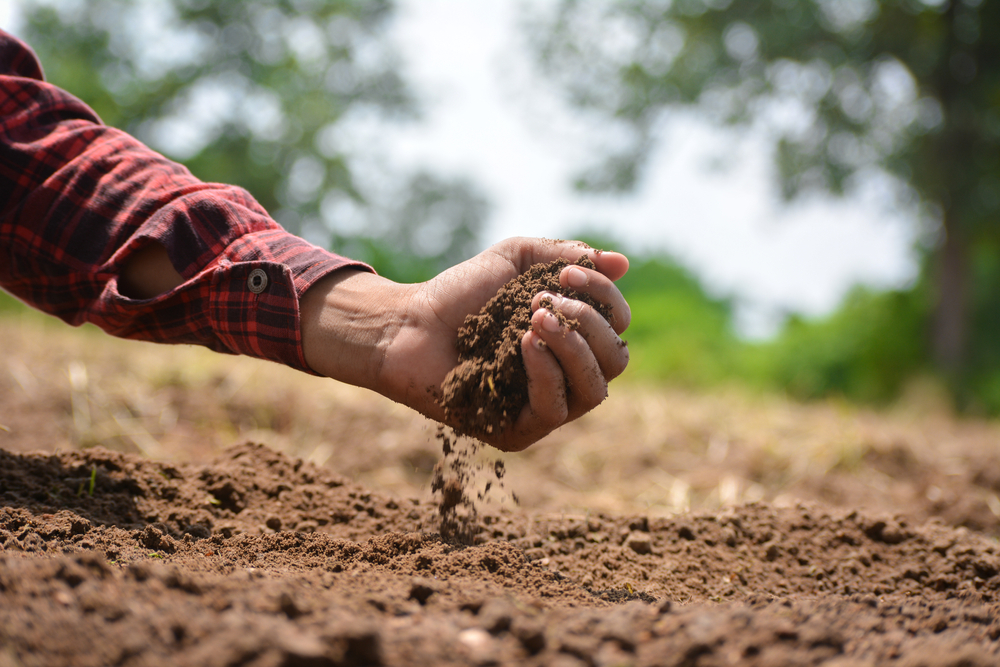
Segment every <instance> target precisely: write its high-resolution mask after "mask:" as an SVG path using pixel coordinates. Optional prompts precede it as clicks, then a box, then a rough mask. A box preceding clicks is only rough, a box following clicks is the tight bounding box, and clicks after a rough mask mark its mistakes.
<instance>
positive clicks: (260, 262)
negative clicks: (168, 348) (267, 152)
mask: <svg viewBox="0 0 1000 667" xmlns="http://www.w3.org/2000/svg"><path fill="white" fill-rule="evenodd" d="M152 242H159V243H160V244H162V245H163V246H164V247H165V248H166V250H167V253H168V255H169V257H170V261H171V263H172V264H173V266H174V268H175V269H176V271H177V272H178V273H179V274H181V276H182V278H183V282H182V283H181V284H180V285H178V286H177V287H176V288H174V289H172V290H170V291H169V292H166V293H164V294H161V295H159V296H157V297H155V298H152V299H142V300H140V299H132V298H128V297H126V296H124V295H123V294H122V293H121V292H120V291H119V278H120V276H121V272H122V269H123V267H124V266H125V265H126V264H127V262H128V260H129V259H130V257H131V256H132V255H133V254H134V253H135V252H136V251H138V250H141V249H142V248H144V247H146V246H147V245H149V244H150V243H152ZM345 267H357V268H361V269H364V270H370V268H369V267H367V266H366V265H364V264H362V263H360V262H356V261H354V260H350V259H347V258H345V257H341V256H339V255H336V254H334V253H331V252H329V251H327V250H324V249H322V248H319V247H317V246H315V245H312V244H310V243H308V242H307V241H305V240H303V239H301V238H299V237H297V236H295V235H293V234H290V233H289V232H287V231H286V230H284V229H283V228H282V227H281V226H280V225H279V224H278V223H277V222H275V221H274V220H273V219H272V218H271V217H270V216H269V215H268V214H267V212H266V211H265V210H264V209H263V208H262V207H261V206H260V205H259V204H258V203H257V202H256V201H255V200H254V199H253V197H252V196H250V194H249V193H248V192H246V191H245V190H243V189H241V188H238V187H234V186H229V185H220V184H212V183H204V182H201V181H199V180H198V179H196V178H195V177H194V176H193V175H192V174H191V173H190V172H189V171H188V170H187V169H186V168H184V167H183V166H181V165H179V164H177V163H175V162H172V161H170V160H168V159H166V158H165V157H163V156H162V155H159V154H158V153H156V152H155V151H153V150H151V149H149V148H148V147H146V146H144V145H143V144H142V143H140V142H139V141H137V140H136V139H134V138H132V137H131V136H129V135H128V134H126V133H124V132H121V131H120V130H117V129H115V128H111V127H107V126H105V125H103V124H102V123H101V121H100V119H99V118H98V117H97V115H96V114H95V113H94V112H93V111H92V110H91V109H90V108H89V107H87V105H85V104H84V103H83V102H81V101H80V100H78V99H76V98H75V97H73V96H72V95H70V94H69V93H67V92H65V91H63V90H60V89H58V88H56V87H54V86H52V85H50V84H48V83H45V82H44V81H43V79H42V72H41V67H40V66H39V64H38V61H37V59H36V58H35V56H34V54H33V53H32V52H31V50H30V49H29V48H28V47H27V46H26V45H24V44H23V43H22V42H20V41H19V40H17V39H16V38H14V37H12V36H11V35H9V34H7V33H4V32H3V31H0V286H2V287H3V288H4V289H6V290H7V291H9V292H10V293H12V294H14V295H15V296H17V297H18V298H20V299H22V300H24V301H25V302H27V303H28V304H30V305H32V306H35V307H37V308H39V309H41V310H44V311H46V312H48V313H51V314H52V315H55V316H56V317H59V318H61V319H62V320H64V321H66V322H68V323H70V324H73V325H80V324H83V323H84V322H92V323H93V324H96V325H97V326H99V327H100V328H102V329H104V330H105V331H107V332H108V333H110V334H113V335H116V336H121V337H124V338H134V339H141V340H150V341H157V342H164V343H193V344H198V345H204V346H206V347H209V348H211V349H213V350H217V351H220V352H230V353H235V354H247V355H250V356H254V357H260V358H263V359H269V360H272V361H277V362H279V363H283V364H287V365H289V366H292V367H294V368H298V369H300V370H304V371H307V372H311V370H310V369H309V368H308V366H307V364H306V362H305V357H304V355H303V352H302V337H301V332H300V318H299V299H300V297H301V296H302V295H303V294H304V293H305V291H306V290H307V289H309V287H310V286H312V285H313V284H314V283H315V282H316V281H317V280H319V279H320V278H321V277H323V276H325V275H327V274H329V273H330V272H331V271H336V270H338V269H341V268H345Z"/></svg>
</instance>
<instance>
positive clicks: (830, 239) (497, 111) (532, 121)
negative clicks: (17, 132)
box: [0, 0, 916, 335]
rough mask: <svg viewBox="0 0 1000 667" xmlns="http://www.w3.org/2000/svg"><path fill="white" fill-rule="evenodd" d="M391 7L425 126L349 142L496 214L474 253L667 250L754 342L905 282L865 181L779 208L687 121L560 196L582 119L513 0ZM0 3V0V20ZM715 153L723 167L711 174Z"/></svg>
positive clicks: (704, 130)
mask: <svg viewBox="0 0 1000 667" xmlns="http://www.w3.org/2000/svg"><path fill="white" fill-rule="evenodd" d="M397 1H398V15H397V18H396V20H395V24H394V26H393V28H392V36H393V39H395V40H396V41H397V44H398V48H399V50H400V52H401V54H402V56H403V58H404V61H405V75H406V76H407V77H408V79H409V80H410V81H411V83H412V84H413V85H414V87H415V89H416V91H417V93H418V95H419V96H420V97H421V98H422V99H423V101H424V105H423V106H424V109H425V117H424V121H423V122H421V123H417V124H412V125H408V126H403V127H399V126H395V127H384V126H370V125H365V124H364V123H362V124H359V126H358V128H357V132H356V133H354V136H355V138H356V141H357V142H358V143H357V144H356V145H365V146H368V147H371V150H372V151H373V152H377V153H378V154H380V157H381V158H382V159H384V160H386V161H387V163H389V164H392V165H394V166H395V167H399V168H404V167H407V166H413V167H417V166H425V167H428V168H430V169H433V170H435V171H439V172H442V173H444V174H446V175H463V176H467V177H469V178H471V179H472V180H474V181H475V182H476V183H477V184H478V185H479V186H480V187H481V188H482V189H483V190H484V191H485V192H486V194H487V195H488V196H489V197H490V199H491V200H492V201H493V203H494V205H495V208H494V215H493V217H492V219H491V220H490V223H489V226H488V229H487V235H486V239H485V242H486V244H490V243H493V242H495V241H498V240H500V239H503V238H505V237H508V236H516V235H525V236H546V237H561V238H565V237H568V236H570V235H571V234H572V233H573V232H574V231H578V230H580V229H581V228H583V227H588V228H593V227H603V228H606V229H609V230H610V231H611V233H612V234H613V236H614V237H616V238H621V239H624V240H625V241H626V242H627V243H628V244H629V246H630V247H632V248H635V249H639V250H647V249H663V250H667V251H669V252H670V253H672V254H673V255H674V256H675V257H677V258H678V259H680V260H681V261H682V262H683V263H685V264H686V265H687V266H689V267H690V268H692V269H693V270H694V271H695V272H696V273H697V274H698V275H699V276H701V277H702V279H703V280H704V281H705V283H706V284H707V285H708V287H709V288H710V289H711V290H712V291H713V292H714V293H716V294H719V295H734V296H736V297H738V299H739V300H740V302H741V303H742V307H741V308H740V310H739V315H740V324H741V327H742V329H743V330H744V332H745V333H748V334H753V335H761V334H765V333H767V332H769V331H770V330H772V329H773V326H774V325H775V324H776V323H777V321H778V319H777V317H776V315H777V314H778V313H780V312H782V311H799V312H804V313H807V314H821V313H824V312H828V311H830V310H831V309H833V308H834V307H835V306H836V305H837V303H838V302H839V300H840V299H841V298H842V296H843V295H844V293H845V292H846V290H847V289H849V287H850V286H851V285H852V284H855V283H858V282H863V283H867V284H870V285H877V286H881V287H889V286H898V285H903V284H905V283H907V281H909V280H911V279H912V277H913V275H914V273H915V270H916V269H915V259H914V256H913V252H912V246H913V238H914V234H915V233H916V232H915V230H916V225H915V224H914V222H913V220H912V219H910V218H908V217H907V216H906V215H904V214H901V213H897V212H894V211H893V210H891V209H890V208H889V207H888V205H887V203H886V201H887V199H886V196H885V194H884V192H882V191H881V190H880V187H879V184H878V183H873V184H872V185H871V187H870V188H868V190H869V192H867V193H866V194H865V195H863V196H862V197H859V198H857V199H855V200H851V201H827V200H813V201H808V202H800V203H797V204H795V205H794V206H791V207H788V206H784V205H782V204H781V202H780V201H779V199H778V195H777V190H776V188H775V186H774V180H773V178H772V177H771V162H770V158H769V156H768V154H767V152H766V149H765V147H764V146H763V145H762V143H761V142H760V141H759V140H758V141H755V140H754V139H752V138H747V137H744V138H739V137H737V136H736V135H734V134H733V133H731V132H727V131H721V130H713V129H712V128H710V127H708V126H706V125H705V124H703V123H699V122H698V121H697V119H694V118H690V117H678V118H677V119H676V120H674V121H673V122H670V123H668V125H667V129H666V132H665V136H664V137H663V141H662V142H661V146H660V149H659V151H658V152H657V153H656V154H655V156H654V159H653V161H652V163H651V164H650V169H649V171H648V174H647V178H646V179H645V181H644V184H643V187H642V188H641V190H640V191H638V192H637V193H635V194H634V195H632V196H628V197H594V196H581V195H579V194H576V193H573V192H572V191H571V190H570V188H569V183H570V179H571V177H572V175H573V174H574V173H575V172H576V171H577V169H578V168H579V166H580V165H581V164H585V163H586V161H587V160H586V155H585V154H584V152H583V150H582V145H583V144H584V143H585V139H586V137H585V136H584V135H583V134H581V133H582V132H584V131H585V130H584V128H585V126H584V125H582V124H581V122H580V121H579V119H578V118H575V117H574V115H573V114H572V112H570V111H569V110H567V109H566V108H564V107H562V106H561V105H560V104H559V102H558V99H557V97H556V96H555V95H554V94H553V92H552V91H550V90H547V88H546V87H545V86H544V85H542V84H540V83H539V82H538V81H537V80H535V79H533V78H532V77H531V75H530V73H529V70H530V63H529V62H528V60H527V54H526V52H525V51H524V49H523V48H521V47H520V46H519V37H518V30H517V20H518V12H517V3H515V2H513V1H512V0H476V2H468V1H467V0H397ZM14 4H15V3H6V2H0V26H8V25H10V20H11V18H10V16H11V14H10V13H11V10H12V7H13V5H14ZM376 147H377V148H376ZM723 156H724V157H726V158H727V160H729V159H730V158H732V156H736V159H735V160H732V161H731V162H730V165H731V166H728V167H727V168H726V169H724V170H720V169H718V168H716V169H712V168H711V167H710V165H711V164H712V163H713V162H715V163H717V162H718V158H720V157H723Z"/></svg>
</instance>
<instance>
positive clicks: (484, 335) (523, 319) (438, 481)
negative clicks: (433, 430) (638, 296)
mask: <svg viewBox="0 0 1000 667" xmlns="http://www.w3.org/2000/svg"><path fill="white" fill-rule="evenodd" d="M576 264H577V265H579V266H583V267H586V268H588V269H596V267H595V266H594V263H593V262H592V261H591V260H590V259H589V258H587V256H586V255H584V256H583V257H581V258H580V259H579V260H577V262H576ZM569 265H570V262H569V261H567V260H565V259H557V260H555V261H553V262H548V263H542V264H535V265H534V266H532V267H530V268H529V269H528V270H527V271H525V272H524V273H522V274H521V275H520V276H518V277H517V278H514V279H512V280H510V281H509V282H507V284H505V285H504V286H503V287H501V288H500V289H499V290H498V291H497V293H496V295H495V296H494V297H493V298H491V299H490V300H489V302H487V304H486V305H485V306H483V308H482V309H481V310H480V311H479V313H478V314H476V315H469V316H468V317H466V318H465V322H464V324H463V325H462V327H461V328H460V329H459V331H458V341H457V343H456V347H457V349H458V358H459V363H458V365H457V366H456V367H455V368H454V369H453V370H452V371H451V372H450V373H449V374H448V375H447V377H446V378H445V380H444V382H443V383H442V398H441V405H442V406H443V407H444V409H445V420H446V421H448V422H449V423H451V424H453V425H454V426H453V429H448V428H444V427H442V428H440V429H438V433H437V437H438V440H439V441H440V442H441V449H442V454H443V458H442V460H441V461H440V462H439V463H438V464H437V466H436V467H435V468H434V476H433V479H432V481H431V488H432V489H433V491H434V493H435V494H436V495H437V496H438V498H439V504H438V508H439V513H440V518H441V523H440V526H439V529H440V533H441V535H442V537H444V538H445V539H453V540H457V541H459V542H461V543H464V544H468V543H469V540H471V539H472V537H473V536H474V534H475V518H476V512H477V510H476V508H477V505H478V504H479V503H481V502H483V501H484V500H487V499H489V498H490V494H491V492H492V493H494V494H495V493H497V492H498V491H499V490H500V489H502V486H503V462H502V461H499V460H494V461H492V462H489V463H486V464H483V463H481V462H478V461H477V458H476V455H477V454H478V453H479V451H480V450H481V448H482V444H481V443H480V442H479V441H478V440H476V436H485V435H488V434H491V433H495V432H498V431H502V430H503V429H505V428H508V427H509V426H510V425H511V424H512V423H513V421H514V420H516V419H517V416H518V415H519V414H520V413H521V410H522V409H523V408H524V406H525V405H527V403H528V376H527V374H526V373H525V369H524V362H523V360H522V355H521V339H522V338H523V337H524V334H525V333H527V331H528V329H529V328H530V327H531V314H532V312H531V301H532V299H533V298H534V296H535V295H536V294H538V293H539V292H544V291H548V292H552V293H557V294H562V295H564V296H567V297H569V298H572V299H577V300H580V301H583V302H584V303H587V304H588V305H590V306H592V307H593V308H595V309H596V310H597V311H598V312H599V313H601V314H602V315H603V316H604V317H605V318H606V319H610V318H611V309H610V308H608V307H607V306H606V305H604V304H602V303H600V302H598V301H595V300H594V299H592V298H591V297H590V295H588V294H585V293H583V292H578V291H577V290H574V289H572V288H564V287H562V286H561V285H560V282H559V274H560V273H561V272H562V270H563V269H564V268H565V267H567V266H569ZM542 307H544V308H548V309H549V310H552V312H554V313H556V316H557V317H559V319H560V321H561V322H562V323H563V324H564V325H565V326H566V327H567V329H569V330H571V331H572V330H575V329H576V328H577V327H579V322H578V321H576V320H572V319H567V318H566V317H565V316H564V315H563V314H562V313H558V312H556V311H555V310H553V308H552V302H551V301H549V300H544V299H543V300H542ZM569 391H572V387H570V388H569ZM463 436H468V437H463ZM487 469H489V470H487ZM484 480H485V481H484ZM514 500H515V502H516V497H514Z"/></svg>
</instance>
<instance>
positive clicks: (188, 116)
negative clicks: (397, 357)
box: [19, 0, 489, 270]
mask: <svg viewBox="0 0 1000 667" xmlns="http://www.w3.org/2000/svg"><path fill="white" fill-rule="evenodd" d="M19 4H20V7H21V13H22V14H23V16H24V23H25V25H24V26H23V30H20V31H19V32H20V33H21V34H22V35H23V36H24V38H25V39H26V41H28V43H29V44H31V46H32V47H33V48H34V49H35V51H36V52H37V53H38V55H39V58H40V60H41V61H42V64H43V67H44V69H45V72H46V78H47V79H48V80H49V81H50V82H52V83H54V84H56V85H58V86H60V87H62V88H64V89H66V90H68V91H69V92H71V93H73V94H75V95H76V96H77V97H79V98H81V99H82V100H84V101H85V102H87V103H88V104H89V105H90V106H91V107H92V108H93V109H94V110H95V111H96V112H97V113H98V115H99V116H101V118H102V119H103V120H104V122H106V123H108V124H109V125H114V126H116V127H119V128H122V129H124V130H126V131H127V132H129V133H131V134H133V135H134V136H136V137H137V138H139V139H140V140H142V141H144V142H145V143H147V144H148V145H150V146H151V147H153V148H154V149H156V150H159V151H160V152H162V153H164V154H165V155H167V156H168V157H170V158H172V159H175V160H177V161H179V162H182V163H183V164H185V165H186V166H187V167H188V168H189V169H191V171H192V172H193V173H194V174H195V175H196V176H198V177H199V178H202V179H204V180H209V181H216V182H224V183H231V184H235V185H239V186H242V187H245V188H246V189H248V190H249V191H250V192H251V193H252V194H253V195H254V197H255V198H256V199H257V200H258V201H260V203H261V204H262V205H263V206H264V207H265V208H266V209H267V210H268V211H269V212H270V213H271V214H272V216H273V217H274V218H275V219H276V220H278V221H279V222H280V223H281V224H282V225H284V226H285V227H286V228H287V229H289V230H290V231H292V232H295V233H298V234H304V235H305V236H306V237H307V238H309V239H310V240H312V241H314V242H317V243H319V244H321V245H328V244H330V243H331V242H334V241H336V242H340V243H343V242H344V241H345V240H348V239H355V238H357V239H359V240H358V244H360V245H362V246H364V245H366V244H369V245H370V244H377V243H378V242H379V241H380V240H385V241H386V242H387V243H388V246H389V247H390V248H391V250H392V251H393V252H394V253H398V254H399V255H401V256H403V257H407V256H413V257H414V258H415V259H413V260H412V262H413V263H415V264H421V263H422V264H426V265H427V266H429V267H434V268H435V269H438V270H440V268H443V267H444V266H447V265H448V263H450V262H453V260H454V259H455V258H456V257H459V258H461V259H464V258H465V257H467V256H469V255H471V254H472V253H473V252H474V250H475V247H476V246H475V243H474V241H475V239H476V238H477V236H478V235H479V233H480V230H481V228H482V224H483V221H484V220H485V217H486V216H487V214H488V212H489V206H488V205H487V204H486V202H485V200H484V198H483V197H482V195H481V194H479V192H478V191H477V190H476V189H475V188H474V186H473V185H472V184H471V183H468V182H466V181H463V180H447V179H442V178H440V177H438V176H435V175H432V174H428V173H418V174H412V175H407V174H396V173H394V172H393V170H392V169H391V168H382V167H373V166H372V165H370V164H368V165H366V167H367V169H366V170H365V171H366V172H367V173H368V174H369V177H368V178H367V179H364V178H359V176H358V173H359V169H358V168H357V163H358V162H359V160H365V159H368V160H370V157H369V156H367V155H358V154H356V152H352V148H351V146H352V139H351V137H350V136H345V129H344V128H345V127H346V126H347V124H349V123H350V122H351V121H352V120H353V119H358V118H364V117H366V116H371V115H373V114H377V115H379V116H381V117H383V118H389V119H395V120H399V121H413V120H416V119H417V118H418V116H419V114H418V108H417V104H416V101H415V99H414V97H413V95H412V93H411V92H410V90H409V88H408V87H407V85H406V83H405V81H403V79H402V77H401V74H400V67H399V59H398V57H397V55H396V54H395V52H394V51H393V49H392V45H391V43H390V40H389V39H388V38H387V36H386V29H387V27H388V25H389V23H390V20H391V17H392V15H393V11H394V5H393V3H392V2H391V0H366V1H365V2H353V1H349V0H323V1H314V0H240V2H231V1H228V0H149V1H147V2H132V1H131V0H80V1H78V2H72V3H67V2H55V1H53V0H20V3H19ZM365 148H371V147H365ZM386 199H390V203H388V204H387V203H386V201H384V200H386ZM446 200H447V201H446ZM452 200H453V201H452ZM396 201H402V202H405V204H404V205H402V206H400V205H395V204H392V203H391V202H396ZM455 209H461V212H460V213H456V212H455ZM342 216H351V217H352V220H351V221H350V224H345V222H344V221H343V220H342V219H341V217H342ZM413 216H416V218H414V217H413ZM439 216H442V217H439ZM414 219H416V221H417V225H416V226H414V224H413V223H414ZM345 228H349V229H350V230H351V232H350V233H344V232H343V231H338V232H336V233H335V230H343V229H345ZM438 233H440V234H444V235H448V236H447V238H445V237H437V236H435V237H434V243H435V244H437V245H433V244H431V243H429V242H427V234H438ZM438 241H440V243H438Z"/></svg>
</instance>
